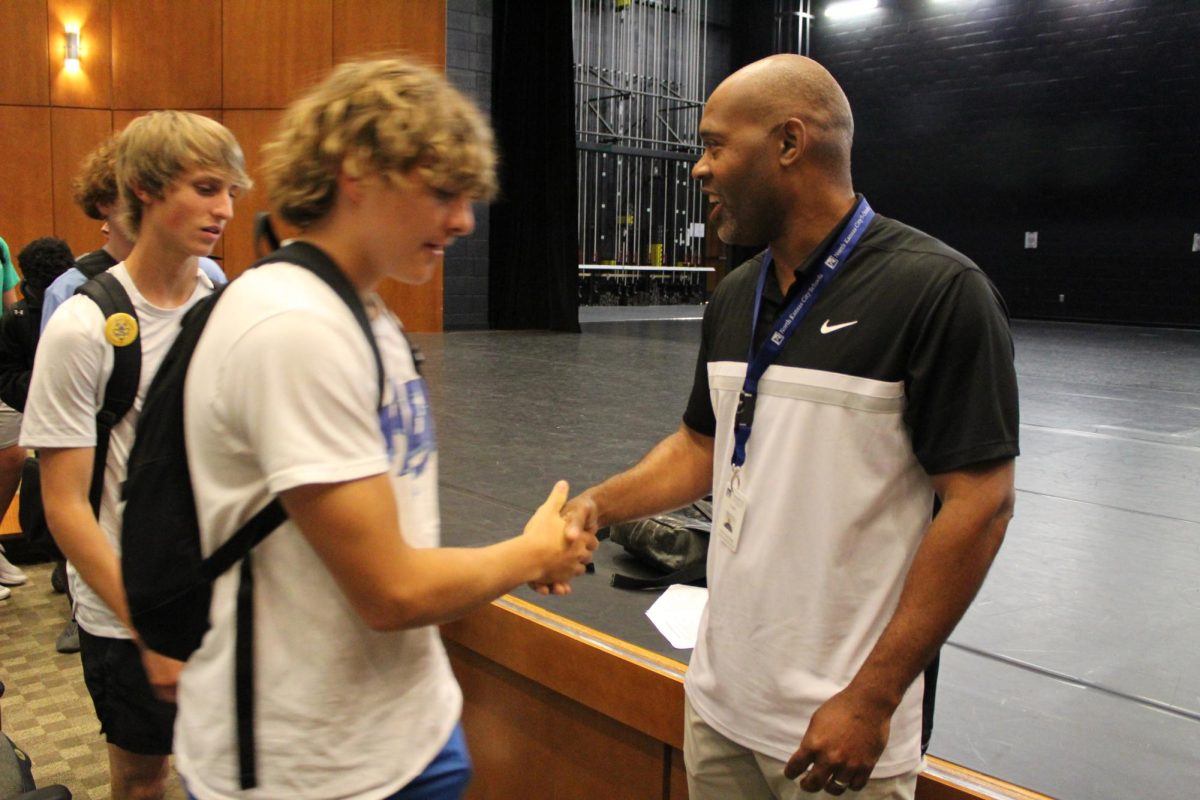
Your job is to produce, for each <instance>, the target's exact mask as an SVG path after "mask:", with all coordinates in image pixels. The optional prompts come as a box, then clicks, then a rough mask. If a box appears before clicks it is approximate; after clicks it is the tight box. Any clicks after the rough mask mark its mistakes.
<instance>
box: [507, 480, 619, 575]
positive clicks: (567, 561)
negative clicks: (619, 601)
mask: <svg viewBox="0 0 1200 800" xmlns="http://www.w3.org/2000/svg"><path fill="white" fill-rule="evenodd" d="M569 491H570V487H569V486H568V484H567V482H566V481H559V482H558V483H556V484H555V485H554V488H553V489H552V490H551V491H550V496H549V497H547V498H546V502H544V503H542V505H541V506H540V507H539V508H538V510H537V511H535V512H534V514H533V516H532V517H530V518H529V522H527V523H526V524H525V530H524V532H523V533H522V534H521V536H520V539H521V540H522V541H524V542H526V543H527V544H528V545H529V546H530V548H531V551H532V554H533V562H534V564H535V565H536V570H537V575H536V577H534V578H533V579H532V580H530V581H529V588H531V589H533V590H534V591H535V592H537V593H538V594H542V595H550V594H556V595H563V594H569V593H570V591H571V585H570V581H571V578H574V577H575V576H576V575H581V574H583V572H584V571H585V570H586V569H587V565H588V564H590V563H591V561H592V552H593V551H594V550H595V549H596V547H597V545H599V541H598V540H597V539H596V530H597V527H598V525H597V519H598V516H597V512H596V504H595V502H593V501H592V500H591V498H589V497H588V496H587V495H580V496H579V497H576V498H574V499H572V500H571V501H570V502H568V501H567V494H568V492H569Z"/></svg>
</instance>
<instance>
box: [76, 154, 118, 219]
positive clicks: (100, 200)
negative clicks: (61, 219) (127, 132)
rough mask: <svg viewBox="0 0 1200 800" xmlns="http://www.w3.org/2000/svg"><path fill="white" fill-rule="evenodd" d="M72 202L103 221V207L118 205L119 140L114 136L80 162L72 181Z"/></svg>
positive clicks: (89, 214)
mask: <svg viewBox="0 0 1200 800" xmlns="http://www.w3.org/2000/svg"><path fill="white" fill-rule="evenodd" d="M71 199H73V200H74V201H75V205H77V206H79V207H80V208H82V209H83V213H85V214H87V215H88V216H89V217H91V218H92V219H98V220H103V219H104V218H105V214H104V213H103V212H102V211H101V210H100V206H113V205H116V203H117V137H116V136H110V137H108V138H107V139H105V140H104V141H103V142H102V143H101V144H100V146H99V147H97V148H96V149H95V150H93V151H92V152H90V153H88V154H87V155H86V156H84V158H83V161H81V162H79V173H78V174H77V175H76V176H75V177H74V178H73V179H72V180H71Z"/></svg>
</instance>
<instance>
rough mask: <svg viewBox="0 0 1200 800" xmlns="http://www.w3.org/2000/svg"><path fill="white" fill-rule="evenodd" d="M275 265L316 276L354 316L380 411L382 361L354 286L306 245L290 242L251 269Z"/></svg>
mask: <svg viewBox="0 0 1200 800" xmlns="http://www.w3.org/2000/svg"><path fill="white" fill-rule="evenodd" d="M279 261H283V262H286V263H289V264H296V265H298V266H301V267H304V268H305V269H307V270H309V271H310V272H314V273H316V275H317V277H319V278H320V279H321V280H323V281H325V283H327V284H329V288H331V289H333V290H334V291H335V292H337V295H338V297H340V298H342V302H343V303H345V304H346V305H347V306H349V308H350V311H351V313H353V314H354V319H355V320H357V322H358V325H359V327H360V328H362V331H363V335H364V336H366V337H367V342H368V343H369V344H370V345H371V353H372V354H373V355H374V356H375V372H376V376H377V377H378V380H379V384H378V385H379V400H378V402H377V403H376V405H377V406H379V407H381V408H382V407H383V381H384V377H383V374H384V373H383V358H382V357H381V356H380V355H379V345H378V344H376V342H375V332H374V331H373V330H371V320H370V318H368V317H367V309H366V307H365V306H364V305H363V302H362V298H361V297H360V296H359V294H358V290H357V289H355V288H354V284H352V283H350V279H349V278H347V277H346V274H345V273H344V272H342V271H341V270H340V269H339V268H338V266H337V264H335V263H334V262H333V259H331V258H330V257H329V256H327V255H326V254H325V251H323V250H321V249H320V248H319V247H317V246H316V245H313V244H309V243H308V242H292V243H291V244H288V245H285V246H283V247H281V248H280V249H278V250H276V251H275V252H274V253H272V254H271V255H269V256H267V257H266V258H263V259H261V260H260V261H257V262H255V264H254V266H255V267H258V266H262V265H263V264H271V263H275V262H279Z"/></svg>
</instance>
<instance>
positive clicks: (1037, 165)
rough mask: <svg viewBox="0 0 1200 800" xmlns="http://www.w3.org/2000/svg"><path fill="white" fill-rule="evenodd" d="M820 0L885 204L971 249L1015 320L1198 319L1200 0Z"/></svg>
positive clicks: (821, 26)
mask: <svg viewBox="0 0 1200 800" xmlns="http://www.w3.org/2000/svg"><path fill="white" fill-rule="evenodd" d="M816 5H817V12H818V17H817V19H816V21H815V24H814V29H813V45H812V53H811V54H812V56H813V57H814V58H816V59H817V60H819V61H821V62H822V63H823V64H825V66H827V67H828V68H829V69H830V71H831V72H833V74H834V76H835V77H837V78H838V80H839V81H840V82H841V84H842V86H843V88H844V89H845V90H846V94H847V95H848V96H849V98H850V102H851V105H852V106H853V108H854V111H855V118H856V124H857V135H856V141H855V149H854V159H855V164H854V170H855V183H856V184H857V186H858V188H859V190H860V191H863V192H865V193H866V194H867V196H868V197H869V198H870V199H871V201H872V204H873V205H874V206H875V207H876V209H877V210H878V211H880V212H881V213H883V214H886V215H888V216H893V217H896V218H899V219H901V220H903V221H905V222H908V223H910V224H912V225H916V226H917V227H919V228H922V229H924V230H926V231H929V232H930V233H933V234H935V235H937V236H939V237H940V238H942V239H944V240H945V241H947V242H948V243H949V244H951V245H952V246H954V247H957V248H958V249H960V250H962V251H963V252H964V253H966V254H967V255H968V256H970V257H971V258H973V259H974V260H975V261H976V262H978V263H979V265H980V266H982V267H983V268H984V269H985V270H986V271H987V272H988V273H989V275H991V277H992V279H993V280H994V281H995V282H996V284H997V285H998V286H999V287H1000V289H1001V291H1002V292H1003V293H1004V295H1005V298H1006V299H1007V300H1008V303H1009V306H1010V309H1011V311H1012V312H1013V314H1014V316H1024V317H1045V318H1058V319H1075V320H1105V321H1116V322H1138V323H1156V324H1174V325H1190V326H1197V325H1200V253H1193V252H1191V247H1192V236H1193V233H1195V232H1200V169H1198V168H1197V164H1196V162H1197V158H1198V156H1200V147H1198V146H1197V145H1198V142H1200V45H1198V44H1197V42H1198V41H1200V3H1197V2H1194V0H1044V1H1043V0H987V1H986V2H985V1H984V0H960V1H959V2H942V3H934V2H931V0H892V2H889V1H888V0H883V2H882V3H881V6H883V8H881V9H879V10H877V11H876V12H875V13H874V14H873V15H872V16H870V17H866V18H860V19H857V20H853V21H830V20H828V19H826V18H825V17H824V16H823V13H821V12H823V10H824V6H825V5H827V3H825V2H818V3H817V4H816ZM1025 231H1037V232H1038V234H1039V242H1038V248H1037V249H1036V250H1026V249H1024V247H1023V242H1024V232H1025ZM1060 297H1061V301H1060Z"/></svg>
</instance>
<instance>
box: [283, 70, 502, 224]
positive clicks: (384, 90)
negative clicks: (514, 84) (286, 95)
mask: <svg viewBox="0 0 1200 800" xmlns="http://www.w3.org/2000/svg"><path fill="white" fill-rule="evenodd" d="M262 170H263V175H264V176H265V180H266V182H267V196H268V199H269V201H270V204H271V207H272V208H273V209H274V210H275V212H276V213H277V214H278V215H279V216H280V217H281V218H282V219H284V220H286V221H287V222H289V223H291V224H292V225H295V226H296V227H298V228H300V229H302V230H303V229H305V228H307V227H308V226H309V225H311V224H313V223H314V222H317V221H318V220H320V219H322V218H324V217H325V216H326V215H327V214H328V213H329V211H330V209H332V208H333V204H334V200H335V199H336V195H337V177H338V174H339V173H340V172H342V171H345V172H346V173H347V174H349V175H352V176H355V177H357V176H360V175H365V174H369V173H376V174H379V175H381V176H383V177H384V178H385V179H386V180H388V181H391V182H392V183H393V184H394V185H395V184H399V183H402V182H403V180H404V176H405V175H406V174H407V173H409V172H410V171H413V170H415V171H416V174H417V175H418V176H420V178H422V179H423V180H424V181H425V182H426V183H428V184H429V185H430V186H431V187H433V188H434V189H437V190H440V191H446V192H450V193H453V194H466V195H468V196H470V197H472V198H474V199H480V200H485V199H491V198H492V197H493V196H494V195H495V193H496V150H495V144H494V142H493V137H492V130H491V127H490V126H489V125H488V123H487V121H486V120H485V119H484V116H483V114H482V113H480V111H479V109H478V108H476V107H475V105H474V104H473V103H472V102H471V101H470V100H468V99H467V98H466V97H464V96H463V95H462V94H461V93H460V92H459V91H458V90H457V89H455V88H454V87H452V86H451V85H450V84H449V83H447V82H446V79H445V78H444V77H442V76H441V75H440V74H438V73H437V72H435V71H433V70H432V69H429V68H428V67H424V66H422V65H420V64H418V63H416V62H414V61H411V60H409V59H406V58H401V57H394V58H386V59H374V60H358V61H350V62H347V63H344V64H340V65H339V66H337V67H335V68H334V70H333V71H332V72H331V73H330V74H329V75H328V76H327V77H326V78H325V79H324V80H323V81H321V82H320V83H318V84H317V85H316V86H314V87H312V88H311V89H310V90H309V91H308V92H306V93H305V94H304V95H303V96H301V97H300V98H299V99H297V100H296V101H295V102H294V103H292V104H291V106H289V107H288V109H287V111H285V112H284V114H283V117H282V118H281V120H280V123H279V127H278V129H277V131H276V134H275V136H274V138H273V139H272V140H271V141H270V142H268V143H267V144H266V145H265V146H264V147H263V167H262Z"/></svg>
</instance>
